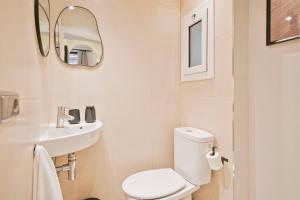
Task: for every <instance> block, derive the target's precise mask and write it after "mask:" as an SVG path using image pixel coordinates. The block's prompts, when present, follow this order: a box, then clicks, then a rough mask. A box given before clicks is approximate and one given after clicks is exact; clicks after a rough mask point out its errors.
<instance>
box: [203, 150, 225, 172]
mask: <svg viewBox="0 0 300 200" xmlns="http://www.w3.org/2000/svg"><path fill="white" fill-rule="evenodd" d="M206 158H207V161H208V164H209V166H210V169H212V170H215V171H218V170H220V169H222V168H223V163H222V157H221V155H220V153H219V152H215V154H213V152H212V151H210V152H208V153H207V154H206Z"/></svg>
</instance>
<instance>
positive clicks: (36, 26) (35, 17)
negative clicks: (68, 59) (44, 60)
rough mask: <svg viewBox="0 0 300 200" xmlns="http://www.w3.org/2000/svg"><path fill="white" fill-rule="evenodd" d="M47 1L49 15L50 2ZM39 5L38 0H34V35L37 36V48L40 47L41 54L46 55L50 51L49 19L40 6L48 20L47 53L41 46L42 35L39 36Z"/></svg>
mask: <svg viewBox="0 0 300 200" xmlns="http://www.w3.org/2000/svg"><path fill="white" fill-rule="evenodd" d="M47 2H48V5H49V15H50V2H49V0H47ZM39 5H40V3H39V0H35V1H34V19H35V29H36V36H37V40H38V44H39V49H40V52H41V54H42V56H44V57H47V56H48V55H49V52H50V19H49V16H48V15H47V12H46V10H45V9H44V8H43V7H42V6H41V7H42V9H43V10H44V12H45V13H46V16H47V18H48V21H49V50H48V52H47V53H45V52H44V48H43V41H42V37H41V30H40V15H39V9H40V6H39Z"/></svg>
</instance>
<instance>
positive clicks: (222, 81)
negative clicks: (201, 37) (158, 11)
mask: <svg viewBox="0 0 300 200" xmlns="http://www.w3.org/2000/svg"><path fill="white" fill-rule="evenodd" d="M201 2H202V0H181V16H184V15H185V14H187V13H188V12H189V11H190V10H192V9H193V8H195V7H197V6H198V5H199V3H201ZM232 59H233V1H231V0H227V1H215V79H214V80H204V81H195V82H185V83H180V96H179V98H180V104H179V117H180V124H181V125H182V126H193V127H198V128H201V129H204V130H207V131H210V132H211V133H213V134H214V136H215V137H216V145H217V146H218V147H219V150H220V151H221V153H222V154H223V155H224V156H225V157H228V158H229V159H230V160H231V161H232V159H233V126H232V125H233V95H234V94H233V91H234V84H233V76H232V71H233V69H232V65H233V62H232ZM226 172H228V169H226V170H225V171H223V172H219V173H214V174H213V179H212V183H211V184H209V185H207V186H203V187H201V188H200V190H199V191H198V192H197V193H196V194H195V195H194V199H196V200H200V199H201V200H221V199H222V200H232V199H233V189H232V184H231V185H230V186H229V188H228V182H230V180H228V179H227V178H224V174H226Z"/></svg>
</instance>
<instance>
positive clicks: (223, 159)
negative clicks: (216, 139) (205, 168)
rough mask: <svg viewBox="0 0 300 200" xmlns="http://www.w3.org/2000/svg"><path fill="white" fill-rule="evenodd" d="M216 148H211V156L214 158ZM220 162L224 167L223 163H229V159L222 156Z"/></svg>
mask: <svg viewBox="0 0 300 200" xmlns="http://www.w3.org/2000/svg"><path fill="white" fill-rule="evenodd" d="M217 148H218V147H217V146H213V147H212V156H214V155H215V154H216V149H217ZM221 161H222V163H223V165H224V163H225V162H227V163H228V162H229V159H228V158H225V157H223V156H222V157H221Z"/></svg>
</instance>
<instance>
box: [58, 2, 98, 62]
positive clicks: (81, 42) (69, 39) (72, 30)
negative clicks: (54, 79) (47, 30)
mask: <svg viewBox="0 0 300 200" xmlns="http://www.w3.org/2000/svg"><path fill="white" fill-rule="evenodd" d="M54 41H55V49H56V53H57V56H58V57H59V58H60V59H61V60H62V61H63V62H65V63H66V64H69V65H80V66H86V67H93V66H96V65H97V64H99V63H100V62H101V59H102V57H103V46H102V40H101V36H100V33H99V29H98V25H97V20H96V18H95V16H94V14H93V13H92V12H91V11H89V10H88V9H86V8H82V7H79V6H69V7H67V8H65V9H63V11H62V12H61V13H60V15H59V17H58V19H57V21H56V25H55V33H54Z"/></svg>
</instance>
